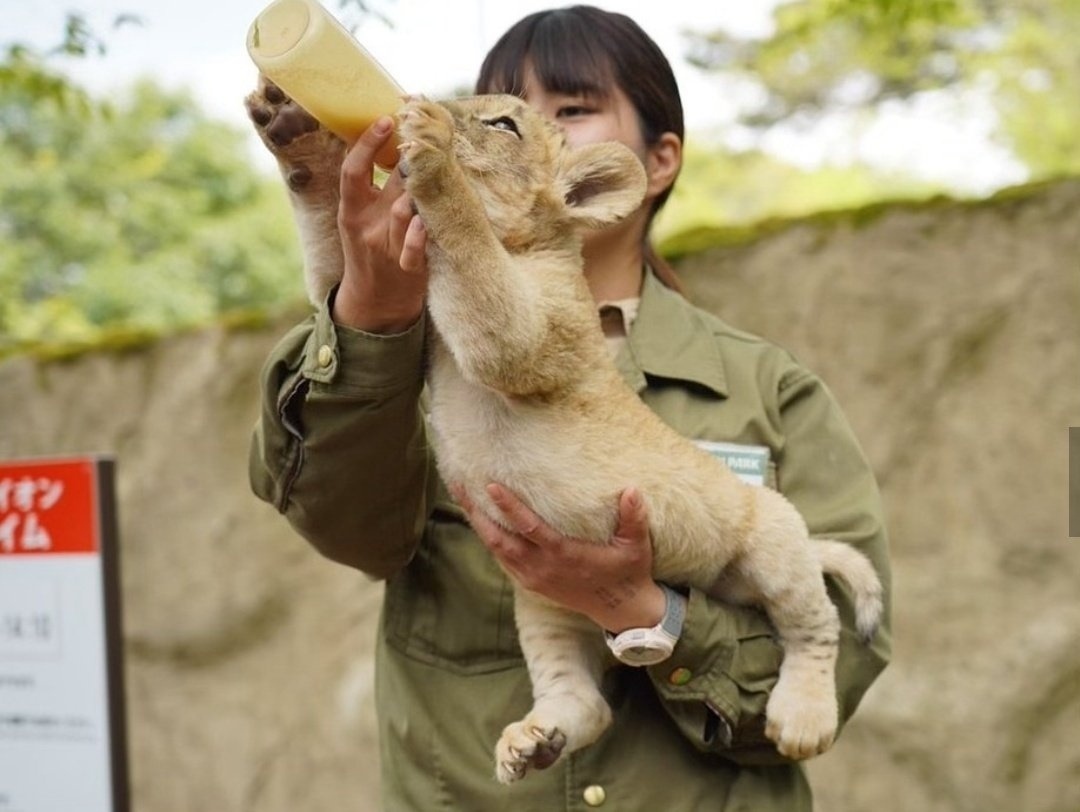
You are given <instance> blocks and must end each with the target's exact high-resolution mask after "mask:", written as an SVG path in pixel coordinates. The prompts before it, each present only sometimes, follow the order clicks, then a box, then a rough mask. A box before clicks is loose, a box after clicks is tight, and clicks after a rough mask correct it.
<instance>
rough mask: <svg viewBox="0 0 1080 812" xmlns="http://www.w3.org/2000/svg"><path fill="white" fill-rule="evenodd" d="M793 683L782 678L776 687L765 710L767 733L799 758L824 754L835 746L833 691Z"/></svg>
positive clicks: (782, 749)
mask: <svg viewBox="0 0 1080 812" xmlns="http://www.w3.org/2000/svg"><path fill="white" fill-rule="evenodd" d="M791 686H792V683H791V682H790V681H785V680H784V679H783V678H781V681H780V682H779V683H777V685H776V687H775V688H773V693H772V696H770V697H769V702H768V705H767V707H766V710H765V715H766V725H765V735H766V736H768V737H769V738H770V739H772V741H773V742H774V743H775V744H776V749H777V750H779V751H780V753H781V754H782V755H784V756H786V757H787V758H790V759H794V760H797V761H798V760H802V759H807V758H812V757H813V756H817V755H820V754H821V753H824V752H825V751H826V750H828V749H829V747H830V746H831V745H832V743H833V739H834V738H835V737H836V728H837V704H836V697H835V695H834V694H833V692H832V691H831V690H813V689H808V688H806V687H805V686H803V687H802V689H801V690H800V689H798V688H792V687H791Z"/></svg>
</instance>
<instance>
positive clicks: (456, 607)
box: [384, 500, 522, 674]
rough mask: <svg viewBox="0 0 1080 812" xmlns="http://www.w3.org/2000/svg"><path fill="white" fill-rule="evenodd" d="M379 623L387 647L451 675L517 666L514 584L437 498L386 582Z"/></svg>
mask: <svg viewBox="0 0 1080 812" xmlns="http://www.w3.org/2000/svg"><path fill="white" fill-rule="evenodd" d="M384 625H385V629H386V637H387V643H388V644H389V645H390V646H392V647H393V648H395V649H396V650H397V651H399V652H401V653H402V654H404V655H406V656H407V657H411V658H413V659H416V660H419V661H421V662H424V663H427V664H429V665H434V666H437V667H439V668H443V669H446V670H448V671H453V672H455V673H461V674H476V673H488V672H492V671H499V670H502V669H506V668H515V667H520V666H521V665H522V655H521V648H520V647H519V646H518V642H517V628H516V626H515V624H514V596H513V587H512V586H511V584H510V581H509V579H508V578H507V577H506V575H505V574H504V573H503V571H502V570H501V569H500V568H499V566H498V565H497V564H496V563H495V560H494V559H493V558H492V556H491V554H490V553H489V552H488V551H487V549H486V548H485V547H484V545H483V544H482V543H481V542H480V541H479V539H477V538H476V536H475V535H474V534H473V532H472V530H471V529H470V528H469V526H468V525H467V524H466V523H465V520H464V518H463V517H462V514H461V511H460V510H459V509H458V508H457V507H456V506H455V505H453V504H452V503H450V502H443V501H441V500H440V502H439V504H438V505H437V506H436V509H435V511H434V512H433V514H432V517H431V519H430V520H429V521H428V526H427V530H426V532H425V533H424V538H423V540H422V541H421V543H420V546H419V548H418V549H417V552H416V555H415V557H414V558H413V560H412V561H411V562H409V565H408V566H407V567H405V569H404V570H402V571H401V572H400V573H398V574H397V575H395V576H394V577H393V578H392V579H390V581H389V582H388V583H387V585H386V606H385V618H384Z"/></svg>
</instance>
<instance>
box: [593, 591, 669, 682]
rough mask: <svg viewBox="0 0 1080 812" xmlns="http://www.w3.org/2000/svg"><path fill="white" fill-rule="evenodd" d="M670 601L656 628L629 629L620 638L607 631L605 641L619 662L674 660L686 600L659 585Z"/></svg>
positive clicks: (632, 663) (635, 664)
mask: <svg viewBox="0 0 1080 812" xmlns="http://www.w3.org/2000/svg"><path fill="white" fill-rule="evenodd" d="M659 586H660V588H661V589H663V590H664V597H665V599H666V602H665V607H664V617H663V618H662V619H661V621H660V622H659V623H657V624H656V625H655V626H653V627H652V628H645V629H627V630H626V631H624V632H620V633H619V634H612V633H611V632H608V631H605V632H604V638H605V639H606V640H607V644H608V648H609V649H611V653H612V654H614V655H615V658H616V659H617V660H618V661H619V662H621V663H625V664H626V665H634V666H643V665H656V663H662V662H663V661H664V660H666V659H667V658H668V657H670V656H671V652H673V651H674V650H675V644H676V643H677V642H679V635H680V634H682V627H683V620H684V619H685V618H686V598H685V597H684V596H683V595H681V594H680V593H678V592H676V591H675V590H674V589H672V588H671V587H669V586H667V585H666V584H660V585H659Z"/></svg>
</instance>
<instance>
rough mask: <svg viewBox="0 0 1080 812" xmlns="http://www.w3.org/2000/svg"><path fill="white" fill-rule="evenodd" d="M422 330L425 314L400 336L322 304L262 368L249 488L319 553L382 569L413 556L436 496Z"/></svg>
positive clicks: (384, 573) (382, 572)
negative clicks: (374, 330) (356, 326)
mask: <svg viewBox="0 0 1080 812" xmlns="http://www.w3.org/2000/svg"><path fill="white" fill-rule="evenodd" d="M425 329H426V328H425V324H424V321H423V320H421V321H420V322H418V323H417V324H416V325H414V326H413V327H412V328H411V329H410V330H408V331H407V332H405V333H402V334H400V335H394V336H377V335H372V334H369V333H364V332H361V331H357V330H349V329H347V328H343V327H338V326H336V325H334V323H333V321H332V320H331V318H330V315H329V305H328V304H324V305H323V306H322V307H321V308H320V309H319V311H318V312H317V313H316V314H315V315H313V316H312V317H310V318H309V319H308V320H307V321H305V322H304V323H302V324H301V325H299V326H297V327H296V328H294V329H293V330H292V331H291V332H289V333H288V334H287V335H286V336H285V337H284V338H283V339H282V340H281V341H280V342H279V344H278V345H277V346H276V347H275V349H274V350H273V352H272V353H271V355H270V357H269V358H268V360H267V361H266V364H265V365H264V367H263V370H262V376H261V392H262V409H261V413H260V416H259V420H258V423H257V425H256V427H255V431H254V436H253V438H252V442H251V448H250V455H249V466H248V470H249V477H250V481H251V486H252V489H253V490H254V492H255V494H256V495H257V496H258V497H259V498H260V499H263V500H264V501H266V502H269V503H270V504H272V505H273V506H274V507H275V508H276V509H277V510H278V511H279V512H281V513H282V514H284V515H285V517H286V518H287V519H288V521H289V523H290V524H291V525H292V527H293V528H294V529H295V530H296V531H297V532H298V533H299V534H300V535H301V536H303V537H304V538H305V539H307V541H309V542H310V543H311V544H312V545H313V546H314V547H315V548H316V549H318V550H319V552H321V553H322V554H323V555H325V556H327V557H328V558H330V559H332V560H334V561H337V562H340V563H342V564H347V565H349V566H352V567H356V568H357V569H360V570H363V571H364V572H366V573H367V574H369V575H371V576H372V577H375V578H386V577H388V576H390V575H391V574H393V573H394V572H396V571H397V570H398V569H400V568H401V567H403V566H404V565H405V564H406V563H408V561H409V559H410V558H411V556H412V554H413V551H414V550H415V548H416V545H417V543H418V540H419V538H420V535H421V532H422V530H423V526H424V521H425V519H426V516H427V513H428V510H427V506H428V505H429V504H430V503H431V498H432V497H431V490H432V488H433V487H434V483H435V478H434V473H433V466H432V465H431V463H430V461H429V457H430V455H429V454H428V449H427V446H426V440H425V434H424V420H423V416H422V411H421V408H420V397H421V392H422V390H423V346H424V334H425Z"/></svg>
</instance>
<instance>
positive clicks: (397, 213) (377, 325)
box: [333, 117, 428, 334]
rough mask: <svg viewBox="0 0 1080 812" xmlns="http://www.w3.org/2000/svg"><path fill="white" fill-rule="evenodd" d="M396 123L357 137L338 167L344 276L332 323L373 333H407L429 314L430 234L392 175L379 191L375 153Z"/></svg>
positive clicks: (399, 181) (389, 121)
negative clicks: (426, 304)
mask: <svg viewBox="0 0 1080 812" xmlns="http://www.w3.org/2000/svg"><path fill="white" fill-rule="evenodd" d="M393 129H394V122H393V119H391V118H389V117H383V118H380V119H379V120H378V121H376V122H375V123H374V124H372V125H371V126H370V127H368V129H367V130H365V131H364V133H363V134H362V135H361V136H360V137H359V138H358V139H357V141H356V143H355V144H353V145H352V147H351V148H350V149H349V151H348V153H347V154H346V155H345V161H344V163H343V164H342V167H341V203H340V206H339V209H338V231H339V232H340V233H341V244H342V248H343V249H344V255H345V273H344V276H343V278H342V280H341V287H339V288H338V293H337V296H336V298H335V299H334V313H333V317H334V321H335V322H337V323H338V324H342V325H345V326H346V327H353V328H356V329H359V330H365V331H367V332H371V333H387V334H389V333H400V332H403V331H404V330H407V329H408V328H409V327H410V326H411V325H412V324H413V323H414V322H416V320H417V319H418V318H420V314H421V313H422V312H423V309H424V296H425V294H426V292H427V277H428V275H427V262H426V259H425V248H426V246H427V235H426V233H425V231H424V224H423V222H421V220H420V218H419V217H418V216H417V215H416V214H415V213H414V212H413V208H412V201H411V199H410V198H409V195H408V194H407V193H406V192H405V181H404V179H403V178H402V177H401V173H400V172H399V171H397V170H395V171H394V172H393V173H391V175H390V177H389V178H388V179H387V181H386V184H385V185H384V186H383V188H382V189H380V188H379V187H378V186H376V185H375V183H374V169H375V154H376V153H377V152H378V151H379V149H380V148H381V147H382V146H383V144H385V143H386V141H387V140H388V139H389V138H390V134H391V132H392V131H393Z"/></svg>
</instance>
